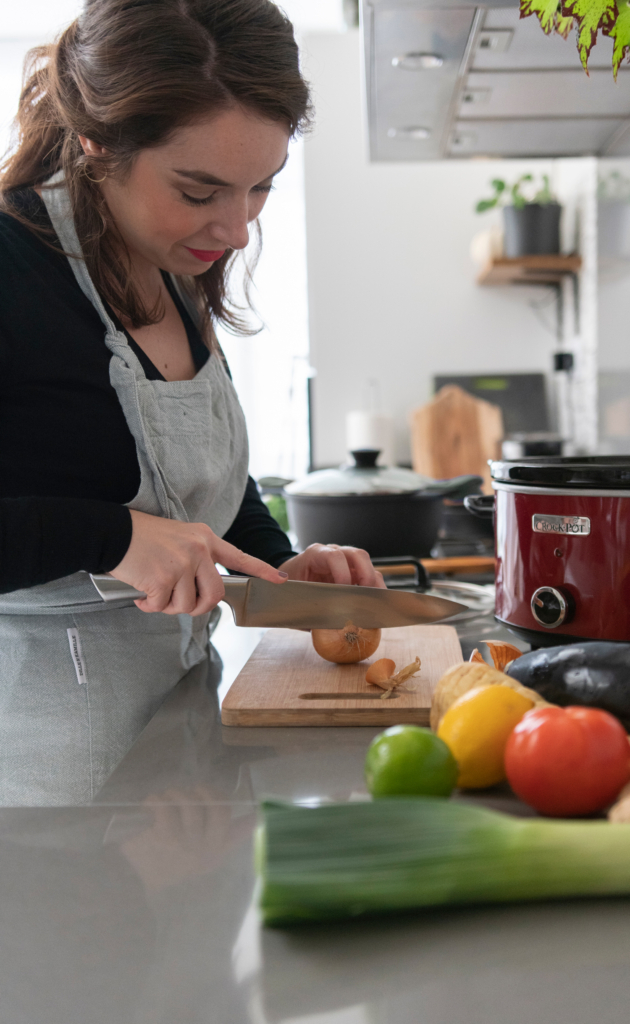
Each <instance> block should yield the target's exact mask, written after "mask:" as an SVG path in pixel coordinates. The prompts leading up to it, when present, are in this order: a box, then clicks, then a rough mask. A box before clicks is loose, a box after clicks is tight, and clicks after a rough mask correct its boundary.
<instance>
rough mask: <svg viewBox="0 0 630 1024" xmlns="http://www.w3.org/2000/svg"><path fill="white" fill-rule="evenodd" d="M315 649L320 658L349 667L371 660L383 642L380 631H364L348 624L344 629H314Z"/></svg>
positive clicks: (312, 633) (312, 634)
mask: <svg viewBox="0 0 630 1024" xmlns="http://www.w3.org/2000/svg"><path fill="white" fill-rule="evenodd" d="M311 637H312V640H313V647H314V648H315V650H316V651H317V653H318V654H319V656H320V658H324V659H325V660H326V661H334V662H335V663H336V664H337V665H348V664H349V663H350V662H353V661H363V659H364V658H369V657H370V656H371V655H372V654H374V651H375V650H376V648H377V647H378V645H379V644H380V642H381V631H380V629H363V628H362V627H361V626H355V625H353V623H352V622H346V624H345V626H344V627H343V629H313V630H312V631H311Z"/></svg>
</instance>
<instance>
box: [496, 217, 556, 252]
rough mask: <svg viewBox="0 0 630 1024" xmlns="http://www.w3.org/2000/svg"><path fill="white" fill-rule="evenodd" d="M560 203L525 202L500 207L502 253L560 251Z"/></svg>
mask: <svg viewBox="0 0 630 1024" xmlns="http://www.w3.org/2000/svg"><path fill="white" fill-rule="evenodd" d="M561 212H562V207H561V206H560V204H559V203H527V205H526V206H522V207H520V208H519V207H517V206H505V207H504V208H503V226H504V234H505V238H504V253H505V255H506V256H508V257H509V258H511V259H514V258H515V257H517V256H541V255H551V254H553V253H559V252H560V214H561Z"/></svg>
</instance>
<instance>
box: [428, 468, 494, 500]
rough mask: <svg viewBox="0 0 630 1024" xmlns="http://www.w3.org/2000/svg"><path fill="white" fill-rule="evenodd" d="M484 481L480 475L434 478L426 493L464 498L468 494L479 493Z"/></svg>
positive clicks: (442, 496)
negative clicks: (446, 478) (445, 478)
mask: <svg viewBox="0 0 630 1024" xmlns="http://www.w3.org/2000/svg"><path fill="white" fill-rule="evenodd" d="M482 483H483V480H482V479H481V477H480V476H473V475H472V474H466V475H465V476H454V477H451V478H450V479H449V480H434V481H433V482H432V483H430V484H429V485H428V487H426V489H425V493H427V494H439V495H440V497H441V498H463V497H464V495H466V494H471V493H479V488H480V487H481V485H482Z"/></svg>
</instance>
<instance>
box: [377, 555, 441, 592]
mask: <svg viewBox="0 0 630 1024" xmlns="http://www.w3.org/2000/svg"><path fill="white" fill-rule="evenodd" d="M371 562H372V565H373V566H374V567H375V568H376V569H384V568H386V567H387V566H388V565H391V566H399V567H400V569H402V570H403V573H400V575H403V574H404V575H407V573H406V572H404V570H406V569H407V568H409V567H410V566H412V567H413V568H414V569H415V571H416V582H415V584H414V586H416V587H418V588H419V589H421V590H428V589H429V587H430V586H431V584H430V582H429V577H428V576H427V571H426V569H425V567H424V566H423V564H422V562H421V561H420V559H419V558H415V557H414V556H413V555H399V556H398V558H372V559H371ZM385 575H387V573H385ZM391 575H392V576H398V575H399V573H397V572H392V574H391ZM389 585H390V587H391V586H408V585H409V584H408V583H407V582H406V581H405V580H404V579H403V580H402V582H401V583H400V584H396V583H394V584H391V583H390V584H389Z"/></svg>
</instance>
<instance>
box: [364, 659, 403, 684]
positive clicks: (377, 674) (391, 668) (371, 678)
mask: <svg viewBox="0 0 630 1024" xmlns="http://www.w3.org/2000/svg"><path fill="white" fill-rule="evenodd" d="M395 671H396V662H395V661H392V659H391V658H380V659H379V660H378V661H375V662H374V664H373V665H370V667H369V669H368V670H367V672H366V673H365V681H366V683H374V684H375V685H378V684H379V683H387V682H388V681H389V680H390V679H391V677H392V676H393V674H394V672H395Z"/></svg>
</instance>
